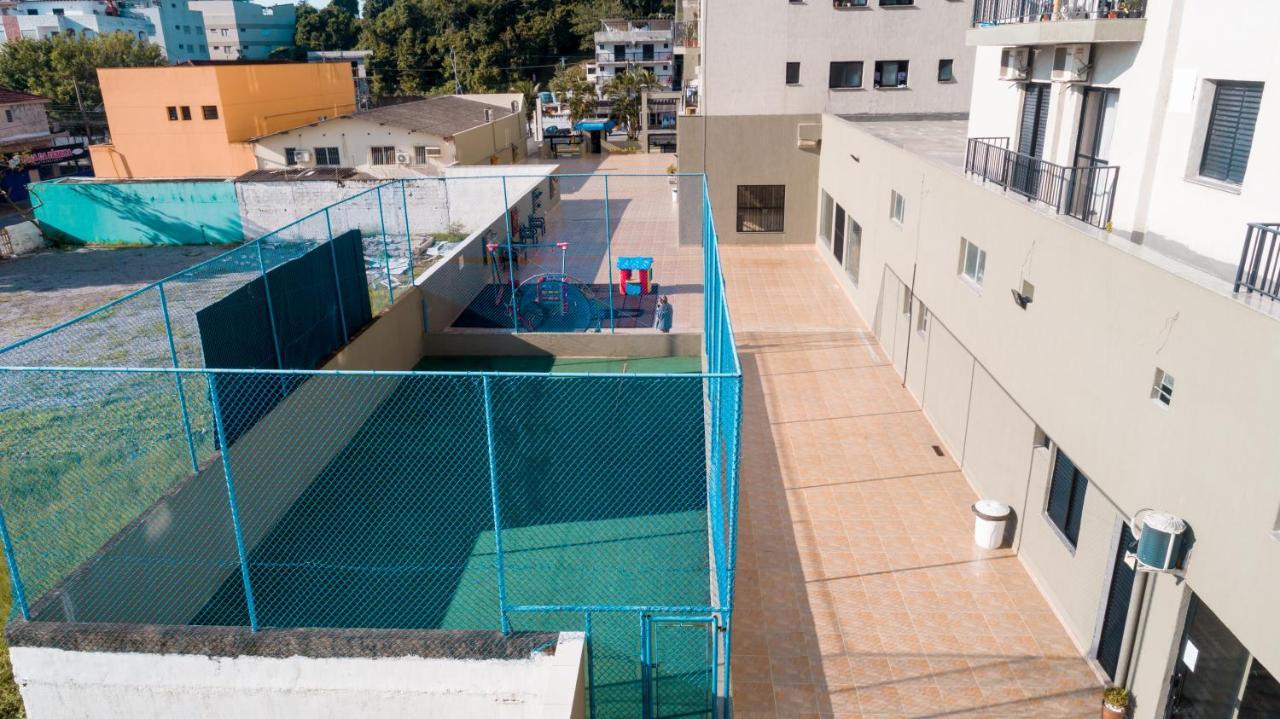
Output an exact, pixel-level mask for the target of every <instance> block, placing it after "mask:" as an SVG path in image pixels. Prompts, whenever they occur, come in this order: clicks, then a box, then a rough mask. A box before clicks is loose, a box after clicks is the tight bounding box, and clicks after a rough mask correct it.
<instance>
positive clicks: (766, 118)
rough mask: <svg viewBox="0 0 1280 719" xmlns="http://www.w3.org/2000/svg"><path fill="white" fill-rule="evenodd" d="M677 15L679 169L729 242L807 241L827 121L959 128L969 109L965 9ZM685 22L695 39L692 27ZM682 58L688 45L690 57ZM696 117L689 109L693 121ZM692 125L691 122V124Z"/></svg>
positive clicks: (857, 2) (718, 5)
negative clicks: (698, 183) (700, 176)
mask: <svg viewBox="0 0 1280 719" xmlns="http://www.w3.org/2000/svg"><path fill="white" fill-rule="evenodd" d="M687 5H688V4H687V3H682V4H681V8H680V10H681V23H682V27H684V28H685V29H684V30H682V32H681V33H680V42H681V43H683V46H682V47H681V48H678V49H677V52H679V53H681V57H683V58H686V59H692V58H696V65H695V66H693V67H690V66H689V65H687V64H686V66H685V68H684V73H683V74H684V86H683V90H684V93H685V95H684V96H685V109H684V114H683V115H682V116H681V118H680V122H679V127H678V130H677V131H678V135H679V152H680V169H681V170H682V171H690V172H706V174H707V180H708V182H709V183H710V192H711V196H712V197H711V201H712V205H713V206H714V207H715V208H716V210H717V212H719V213H720V214H719V215H718V216H717V218H716V219H717V221H718V223H719V224H720V225H721V227H722V228H723V230H722V234H721V237H722V239H723V240H724V241H727V242H734V241H736V242H753V243H779V242H807V241H808V240H809V238H811V237H812V236H813V231H814V225H813V213H812V212H811V211H810V209H809V208H810V207H811V206H812V204H813V202H814V201H815V198H816V197H817V187H816V185H815V184H814V180H815V178H816V177H817V170H818V154H817V141H816V135H814V133H815V132H816V131H817V128H818V126H819V124H820V122H821V119H820V118H821V115H822V113H824V112H829V113H834V114H841V115H843V114H851V115H877V116H882V117H886V118H893V117H907V116H917V115H934V116H956V115H957V114H958V113H964V112H965V111H966V110H967V108H968V104H969V90H970V87H971V83H972V80H973V54H974V53H973V50H972V48H969V47H967V46H966V45H965V35H964V33H965V28H966V27H967V26H968V24H969V19H970V17H971V12H972V10H971V7H970V5H969V4H968V3H963V2H955V1H953V0H811V1H810V2H801V1H800V0H791V1H790V2H787V1H784V0H703V1H702V3H701V6H700V7H699V8H693V7H688V6H687ZM691 22H696V27H697V30H696V31H692V30H689V29H688V27H689V23H691ZM690 46H692V47H690ZM694 108H696V109H694ZM690 113H693V114H690Z"/></svg>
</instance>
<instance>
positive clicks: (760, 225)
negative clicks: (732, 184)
mask: <svg viewBox="0 0 1280 719" xmlns="http://www.w3.org/2000/svg"><path fill="white" fill-rule="evenodd" d="M785 208H786V185H738V232H782V227H783V222H782V220H783V215H784V210H785Z"/></svg>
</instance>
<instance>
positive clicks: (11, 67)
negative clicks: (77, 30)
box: [0, 32, 165, 128]
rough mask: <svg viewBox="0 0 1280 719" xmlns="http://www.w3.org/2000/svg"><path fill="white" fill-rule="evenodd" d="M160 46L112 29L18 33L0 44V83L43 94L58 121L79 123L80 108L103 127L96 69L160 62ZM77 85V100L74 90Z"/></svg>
mask: <svg viewBox="0 0 1280 719" xmlns="http://www.w3.org/2000/svg"><path fill="white" fill-rule="evenodd" d="M164 64H165V59H164V55H163V54H161V52H160V48H158V47H156V46H155V45H152V44H150V43H146V42H142V41H140V40H138V38H136V37H135V36H134V35H133V34H131V33H124V32H114V33H107V34H104V35H97V36H95V37H91V38H78V37H69V36H64V35H54V36H51V37H47V38H44V39H42V40H31V39H27V38H20V39H17V40H10V41H9V42H7V43H5V44H3V45H0V86H4V87H7V88H10V89H13V90H21V91H23V92H30V93H33V94H36V95H43V96H44V97H47V98H49V99H50V100H52V102H51V103H50V105H49V116H50V117H51V118H52V119H53V120H54V121H55V122H56V123H59V124H62V125H69V126H72V127H77V128H78V127H81V126H82V125H83V124H85V123H84V122H83V119H84V118H83V116H82V114H81V107H83V108H84V110H85V115H88V116H89V117H90V118H91V119H92V120H93V121H92V122H90V123H88V124H90V125H93V126H97V127H104V126H105V125H106V123H105V121H104V120H103V119H102V116H101V113H100V112H99V111H98V110H97V108H98V107H99V106H100V105H101V104H102V90H101V89H100V88H99V86H98V68H101V67H151V66H159V65H164ZM77 90H79V93H80V95H79V103H78V102H77V98H76V91H77Z"/></svg>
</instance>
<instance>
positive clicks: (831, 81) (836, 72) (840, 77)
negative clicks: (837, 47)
mask: <svg viewBox="0 0 1280 719" xmlns="http://www.w3.org/2000/svg"><path fill="white" fill-rule="evenodd" d="M827 87H829V88H832V89H849V88H855V87H862V63H860V62H852V61H845V62H833V63H831V73H830V75H829V77H828V79H827Z"/></svg>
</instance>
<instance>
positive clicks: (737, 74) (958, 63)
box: [685, 0, 973, 115]
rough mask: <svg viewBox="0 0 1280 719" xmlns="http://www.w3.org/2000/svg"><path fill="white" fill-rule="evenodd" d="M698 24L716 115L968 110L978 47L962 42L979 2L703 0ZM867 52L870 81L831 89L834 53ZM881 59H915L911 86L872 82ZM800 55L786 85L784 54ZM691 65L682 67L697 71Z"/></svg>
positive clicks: (788, 58)
mask: <svg viewBox="0 0 1280 719" xmlns="http://www.w3.org/2000/svg"><path fill="white" fill-rule="evenodd" d="M705 5H706V7H705V8H704V11H703V13H702V24H701V27H700V32H701V41H702V53H701V57H702V63H703V66H702V68H701V70H702V88H701V92H702V98H701V105H700V111H701V112H702V113H704V114H712V115H792V114H806V113H818V112H824V111H825V112H832V113H836V114H847V113H922V112H929V113H939V112H964V111H965V110H966V109H967V108H968V105H969V91H970V83H971V81H972V77H973V49H972V48H969V47H967V46H966V45H965V43H964V33H965V30H966V29H967V28H968V26H969V20H970V18H971V12H972V7H971V4H970V3H967V2H956V1H954V0H917V2H916V4H915V5H912V6H906V7H880V6H879V4H878V3H876V2H875V0H871V2H869V3H868V6H867V7H866V8H858V9H837V8H835V7H833V6H832V3H831V2H830V0H811V1H810V2H803V3H791V2H785V0H706V2H705ZM941 59H953V60H954V61H955V76H956V81H955V82H952V83H939V82H938V80H937V72H938V61H939V60H941ZM833 60H835V61H846V60H860V61H862V63H863V89H860V90H829V89H828V88H827V84H828V83H827V80H828V72H829V64H830V63H831V61H833ZM877 60H908V61H910V63H911V64H910V72H909V77H908V85H909V87H908V89H882V90H877V89H873V88H872V75H873V72H874V66H875V62H876V61H877ZM787 62H799V63H800V84H799V85H795V86H788V85H787V84H786V82H785V80H786V63H787ZM693 74H694V72H693V68H686V69H685V76H686V77H693Z"/></svg>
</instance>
